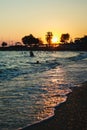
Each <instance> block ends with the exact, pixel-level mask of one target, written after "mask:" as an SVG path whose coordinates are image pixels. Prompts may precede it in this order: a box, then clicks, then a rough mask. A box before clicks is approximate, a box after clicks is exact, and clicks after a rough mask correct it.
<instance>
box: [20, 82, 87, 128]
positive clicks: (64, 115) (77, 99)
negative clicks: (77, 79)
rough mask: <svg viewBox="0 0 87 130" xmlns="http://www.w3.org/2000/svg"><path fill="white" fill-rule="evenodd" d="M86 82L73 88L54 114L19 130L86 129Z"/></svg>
mask: <svg viewBox="0 0 87 130" xmlns="http://www.w3.org/2000/svg"><path fill="white" fill-rule="evenodd" d="M86 102H87V82H84V83H82V84H81V85H80V86H79V87H76V88H73V89H72V92H71V93H69V94H68V95H67V101H66V102H64V103H62V104H60V105H59V106H57V107H55V110H54V116H53V117H51V118H49V119H47V120H43V121H41V122H39V123H36V124H34V125H30V126H26V127H24V128H22V129H20V130H87V103H86Z"/></svg>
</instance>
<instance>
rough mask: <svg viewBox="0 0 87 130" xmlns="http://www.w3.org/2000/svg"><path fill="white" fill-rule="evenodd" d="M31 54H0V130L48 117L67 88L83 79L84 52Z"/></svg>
mask: <svg viewBox="0 0 87 130" xmlns="http://www.w3.org/2000/svg"><path fill="white" fill-rule="evenodd" d="M34 55H35V57H30V54H29V52H16V51H12V52H0V130H16V129H17V128H19V127H24V126H26V125H27V124H33V123H35V122H38V121H41V120H43V119H45V118H48V117H49V116H52V115H53V109H54V107H55V106H56V105H58V104H60V103H62V102H64V101H65V100H66V94H67V93H69V92H70V91H71V89H70V88H72V87H78V86H79V84H80V83H82V82H84V81H86V80H87V52H34ZM37 61H39V64H37V63H36V62H37Z"/></svg>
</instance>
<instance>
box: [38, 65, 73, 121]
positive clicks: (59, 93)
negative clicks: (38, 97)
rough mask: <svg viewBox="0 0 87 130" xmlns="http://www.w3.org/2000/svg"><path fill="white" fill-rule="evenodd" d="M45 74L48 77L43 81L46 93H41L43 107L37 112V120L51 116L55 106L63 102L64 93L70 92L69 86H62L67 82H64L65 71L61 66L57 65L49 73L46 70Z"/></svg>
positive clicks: (64, 99) (64, 98)
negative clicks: (46, 80)
mask: <svg viewBox="0 0 87 130" xmlns="http://www.w3.org/2000/svg"><path fill="white" fill-rule="evenodd" d="M47 75H48V77H49V79H48V82H45V83H44V85H43V88H44V90H46V91H47V94H46V95H44V94H42V99H43V101H42V103H41V104H42V106H43V109H41V111H39V112H38V119H39V120H42V119H44V118H47V117H50V116H52V115H53V114H54V108H55V106H56V105H58V104H60V103H62V102H65V101H66V98H67V96H66V94H67V93H69V92H71V90H70V89H69V88H67V87H66V86H63V85H67V83H66V82H65V72H64V70H63V69H62V68H59V67H58V68H56V69H53V70H52V71H50V73H49V72H47ZM44 86H48V87H44ZM42 106H41V107H42ZM39 107H40V106H39Z"/></svg>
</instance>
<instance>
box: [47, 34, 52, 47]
mask: <svg viewBox="0 0 87 130" xmlns="http://www.w3.org/2000/svg"><path fill="white" fill-rule="evenodd" d="M52 37H53V34H52V32H47V34H46V41H47V43H48V44H49V46H50V45H51V43H52Z"/></svg>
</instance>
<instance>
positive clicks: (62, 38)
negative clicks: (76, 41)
mask: <svg viewBox="0 0 87 130" xmlns="http://www.w3.org/2000/svg"><path fill="white" fill-rule="evenodd" d="M69 38H70V35H69V34H68V33H66V34H62V35H61V38H60V42H63V43H67V41H68V40H69Z"/></svg>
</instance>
